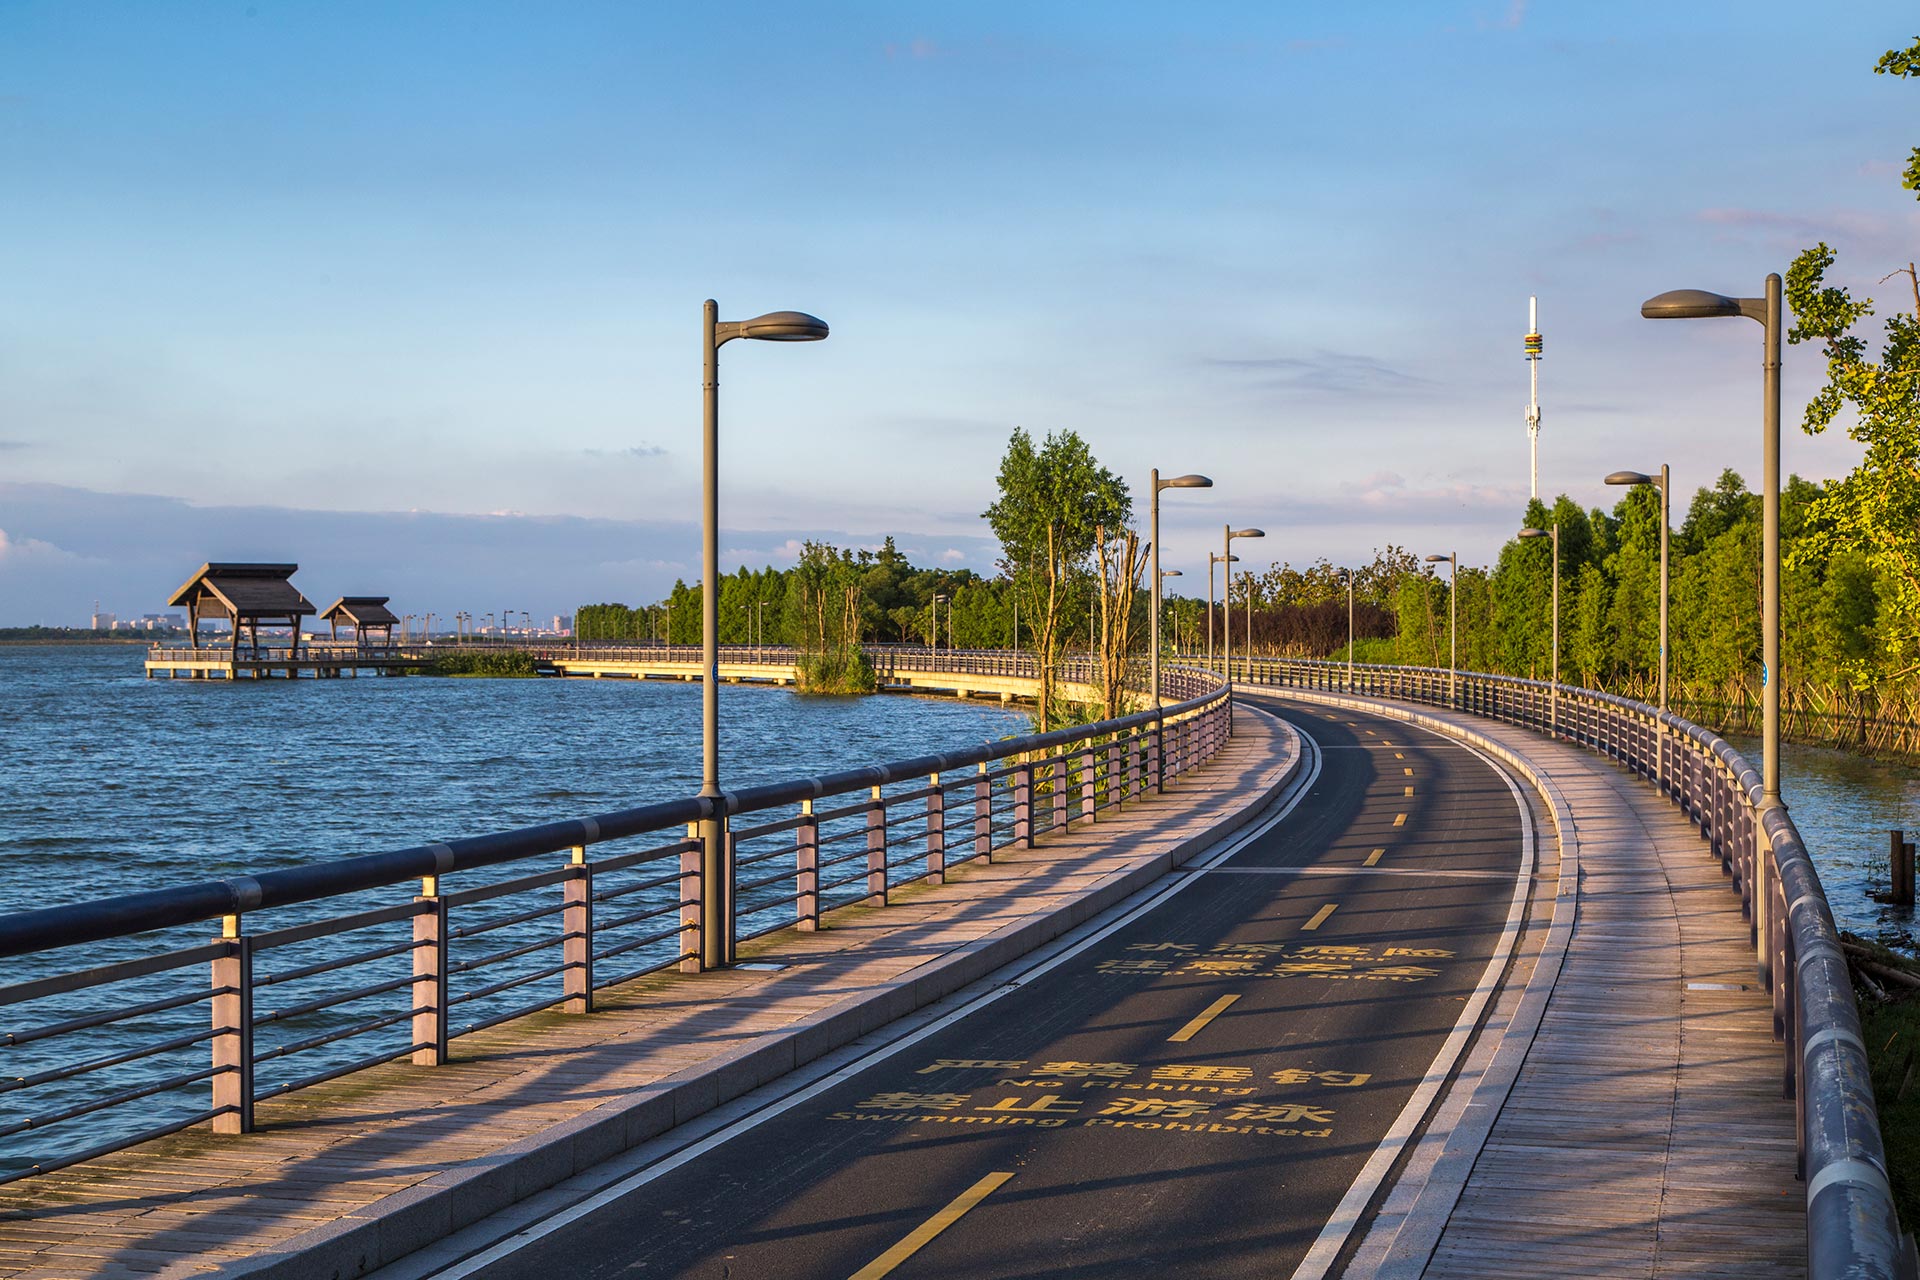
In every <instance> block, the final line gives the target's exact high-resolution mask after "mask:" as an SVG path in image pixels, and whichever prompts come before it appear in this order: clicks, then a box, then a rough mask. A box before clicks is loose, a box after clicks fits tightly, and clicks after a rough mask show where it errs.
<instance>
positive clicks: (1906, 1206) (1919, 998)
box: [1846, 934, 1920, 1231]
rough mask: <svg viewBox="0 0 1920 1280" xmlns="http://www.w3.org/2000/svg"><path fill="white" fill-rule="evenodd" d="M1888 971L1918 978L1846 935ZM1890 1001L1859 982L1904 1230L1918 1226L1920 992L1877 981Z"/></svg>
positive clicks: (1919, 969) (1907, 964) (1910, 966)
mask: <svg viewBox="0 0 1920 1280" xmlns="http://www.w3.org/2000/svg"><path fill="white" fill-rule="evenodd" d="M1846 939H1847V941H1848V942H1850V943H1853V944H1855V945H1857V946H1861V947H1864V948H1866V949H1867V950H1868V951H1869V952H1871V953H1872V956H1873V959H1874V960H1875V961H1876V962H1877V963H1879V964H1883V965H1885V966H1886V967H1888V968H1890V969H1899V970H1901V971H1903V972H1906V973H1915V974H1920V965H1916V964H1915V963H1914V962H1913V961H1912V960H1910V959H1908V958H1907V957H1905V956H1902V955H1900V954H1898V953H1897V952H1894V951H1890V950H1888V949H1887V948H1886V947H1884V946H1881V945H1880V944H1878V943H1876V942H1872V941H1870V940H1868V939H1865V938H1856V937H1854V936H1853V935H1851V934H1848V935H1846ZM1874 981H1875V982H1876V983H1877V984H1878V985H1879V986H1880V988H1881V989H1882V990H1883V991H1885V992H1886V993H1887V995H1888V997H1889V998H1888V999H1886V1000H1884V1001H1883V1000H1881V999H1880V998H1879V997H1878V996H1875V995H1874V994H1873V993H1872V992H1870V991H1868V990H1867V989H1866V988H1865V986H1864V984H1862V983H1861V982H1860V981H1859V973H1858V971H1857V970H1856V971H1855V985H1854V997H1855V1000H1856V1002H1857V1003H1858V1004H1859V1006H1860V1030H1861V1032H1862V1033H1863V1038H1864V1039H1865V1040H1866V1042H1867V1064H1868V1066H1869V1067H1870V1068H1871V1070H1872V1074H1873V1102H1874V1107H1875V1109H1877V1110H1878V1111H1879V1113H1880V1140H1881V1141H1882V1142H1883V1143H1885V1144H1886V1149H1887V1171H1888V1174H1889V1176H1890V1180H1891V1181H1892V1183H1893V1203H1894V1206H1895V1207H1896V1208H1897V1209H1898V1210H1899V1212H1900V1223H1901V1225H1902V1226H1903V1227H1905V1228H1906V1230H1908V1231H1912V1230H1914V1229H1915V1227H1916V1226H1920V990H1916V989H1915V988H1913V987H1906V986H1901V985H1900V984H1898V983H1895V982H1891V981H1887V980H1884V979H1881V978H1879V977H1878V976H1876V977H1875V978H1874Z"/></svg>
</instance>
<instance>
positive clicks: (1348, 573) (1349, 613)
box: [1340, 569, 1353, 693]
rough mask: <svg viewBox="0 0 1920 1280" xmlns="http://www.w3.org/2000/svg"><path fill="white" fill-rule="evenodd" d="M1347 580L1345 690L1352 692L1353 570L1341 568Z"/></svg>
mask: <svg viewBox="0 0 1920 1280" xmlns="http://www.w3.org/2000/svg"><path fill="white" fill-rule="evenodd" d="M1340 573H1341V575H1342V576H1343V577H1345V578H1346V580H1347V692H1348V693H1352V692H1353V570H1351V569H1342V570H1341V571H1340Z"/></svg>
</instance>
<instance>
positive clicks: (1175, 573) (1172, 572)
mask: <svg viewBox="0 0 1920 1280" xmlns="http://www.w3.org/2000/svg"><path fill="white" fill-rule="evenodd" d="M1160 576H1161V577H1163V578H1184V577H1186V576H1187V575H1186V574H1184V573H1181V572H1180V571H1179V570H1178V569H1162V570H1161V571H1160Z"/></svg>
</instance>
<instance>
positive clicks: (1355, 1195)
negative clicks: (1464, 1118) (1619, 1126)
mask: <svg viewBox="0 0 1920 1280" xmlns="http://www.w3.org/2000/svg"><path fill="white" fill-rule="evenodd" d="M1413 727H1415V728H1420V727H1421V726H1413ZM1423 732H1426V733H1430V734H1431V733H1433V730H1431V729H1423ZM1434 736H1435V737H1438V736H1439V735H1438V734H1434ZM1454 745H1456V746H1462V745H1464V746H1466V747H1467V750H1469V751H1471V752H1473V754H1474V755H1476V756H1479V757H1480V759H1481V760H1482V761H1484V762H1485V763H1486V765H1487V767H1488V768H1490V769H1492V770H1493V771H1494V772H1495V773H1496V774H1498V775H1499V777H1500V780H1501V781H1503V782H1505V783H1506V784H1507V790H1508V791H1510V792H1512V793H1513V802H1514V804H1515V805H1516V806H1518V808H1519V810H1520V838H1521V845H1522V850H1523V852H1524V854H1525V856H1524V857H1523V858H1521V860H1520V870H1519V872H1518V873H1517V874H1516V875H1515V876H1514V882H1513V899H1512V901H1511V903H1510V904H1509V905H1508V907H1507V924H1506V928H1505V929H1504V930H1503V931H1502V932H1501V934H1500V941H1499V942H1497V943H1496V944H1494V948H1493V955H1492V956H1491V957H1490V958H1489V959H1488V960H1487V967H1486V969H1485V970H1483V971H1482V972H1481V974H1480V983H1479V985H1478V986H1476V987H1475V988H1474V991H1473V995H1472V996H1470V997H1469V998H1468V999H1467V1004H1466V1007H1465V1008H1463V1009H1462V1010H1461V1011H1460V1018H1459V1020H1458V1021H1457V1022H1455V1023H1454V1024H1453V1031H1452V1033H1451V1034H1449V1035H1448V1036H1447V1039H1446V1042H1445V1043H1444V1044H1442V1045H1441V1046H1440V1052H1439V1053H1437V1054H1435V1055H1434V1059H1433V1063H1432V1065H1430V1066H1429V1067H1428V1068H1427V1073H1426V1076H1425V1078H1424V1079H1422V1080H1421V1081H1420V1085H1419V1087H1418V1088H1416V1089H1415V1090H1414V1091H1413V1096H1412V1097H1411V1098H1408V1099H1407V1105H1406V1106H1405V1107H1403V1108H1401V1111H1400V1114H1399V1116H1398V1117H1397V1118H1395V1120H1394V1122H1393V1126H1392V1127H1391V1128H1389V1129H1388V1130H1387V1134H1386V1136H1385V1137H1384V1138H1382V1139H1380V1145H1379V1146H1377V1147H1375V1148H1374V1149H1373V1154H1372V1155H1371V1156H1369V1157H1368V1158H1367V1163H1366V1164H1365V1165H1363V1166H1362V1167H1361V1169H1360V1174H1359V1176H1358V1177H1356V1178H1355V1179H1354V1180H1353V1184H1352V1185H1351V1186H1349V1187H1348V1188H1347V1194H1346V1195H1344V1196H1342V1197H1341V1198H1340V1203H1339V1205H1338V1206H1337V1207H1335V1209H1334V1211H1333V1216H1331V1217H1329V1218H1328V1219H1327V1223H1326V1225H1325V1226H1323V1227H1322V1228H1320V1235H1319V1237H1318V1238H1317V1239H1315V1240H1314V1242H1313V1244H1312V1245H1310V1246H1309V1247H1308V1249H1307V1255H1306V1257H1304V1258H1302V1259H1301V1260H1300V1265H1299V1266H1297V1267H1295V1268H1294V1271H1293V1277H1292V1280H1324V1278H1325V1277H1326V1275H1327V1274H1328V1273H1329V1272H1330V1271H1331V1270H1332V1268H1333V1264H1334V1262H1335V1261H1336V1260H1338V1258H1339V1257H1340V1251H1341V1250H1342V1249H1344V1248H1346V1245H1347V1241H1348V1239H1349V1238H1351V1237H1352V1235H1353V1233H1354V1230H1355V1228H1357V1227H1358V1226H1359V1225H1360V1218H1361V1215H1363V1214H1364V1213H1365V1212H1366V1210H1367V1205H1369V1204H1370V1203H1372V1201H1373V1197H1374V1194H1375V1193H1376V1192H1378V1191H1379V1190H1380V1185H1381V1183H1383V1182H1385V1181H1386V1177H1387V1174H1388V1173H1389V1172H1390V1171H1391V1170H1392V1168H1393V1165H1394V1162H1395V1161H1396V1160H1398V1159H1399V1158H1400V1153H1401V1152H1402V1151H1403V1150H1405V1148H1406V1145H1407V1143H1408V1142H1409V1141H1411V1140H1412V1138H1413V1133H1414V1130H1416V1129H1418V1128H1419V1127H1420V1122H1421V1121H1422V1120H1424V1119H1425V1118H1426V1115H1427V1112H1428V1111H1429V1110H1431V1109H1432V1107H1433V1105H1434V1103H1435V1102H1436V1101H1438V1100H1439V1097H1440V1090H1441V1088H1442V1087H1443V1086H1444V1085H1445V1084H1446V1082H1447V1079H1448V1077H1450V1076H1451V1075H1452V1074H1453V1069H1454V1066H1455V1065H1456V1064H1457V1063H1458V1062H1459V1061H1460V1055H1461V1054H1463V1053H1464V1052H1466V1048H1467V1042H1468V1041H1470V1040H1472V1039H1473V1032H1474V1029H1475V1028H1476V1027H1478V1026H1479V1025H1480V1015H1481V1013H1482V1012H1483V1011H1484V1010H1485V1009H1486V1007H1487V1001H1489V1000H1490V999H1492V998H1493V994H1494V992H1495V991H1497V990H1498V989H1499V986H1500V977H1501V975H1502V974H1504V973H1505V972H1506V969H1507V961H1508V960H1509V959H1510V958H1511V957H1512V955H1513V948H1514V945H1515V944H1516V943H1517V942H1518V940H1519V937H1520V928H1521V924H1522V921H1523V918H1524V916H1525V914H1526V909H1527V888H1528V885H1529V884H1530V882H1531V881H1532V879H1533V876H1534V874H1535V871H1536V870H1537V868H1538V865H1539V861H1540V850H1539V845H1538V842H1537V840H1536V838H1535V833H1534V829H1533V814H1532V813H1531V812H1529V811H1528V809H1527V801H1526V797H1525V796H1523V795H1522V794H1521V792H1520V788H1519V787H1518V786H1516V785H1515V784H1514V781H1513V777H1512V775H1511V774H1509V773H1508V772H1507V770H1506V768H1505V767H1504V766H1502V765H1501V764H1500V763H1499V762H1498V761H1496V760H1494V759H1493V758H1492V757H1491V756H1488V755H1487V754H1486V753H1485V752H1483V751H1481V750H1480V749H1479V748H1477V747H1474V746H1471V745H1468V744H1462V743H1455V744H1454Z"/></svg>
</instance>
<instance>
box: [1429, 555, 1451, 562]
mask: <svg viewBox="0 0 1920 1280" xmlns="http://www.w3.org/2000/svg"><path fill="white" fill-rule="evenodd" d="M1452 560H1453V557H1452V556H1451V555H1444V556H1428V557H1427V563H1428V564H1446V563H1450V562H1451V561H1452Z"/></svg>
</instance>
